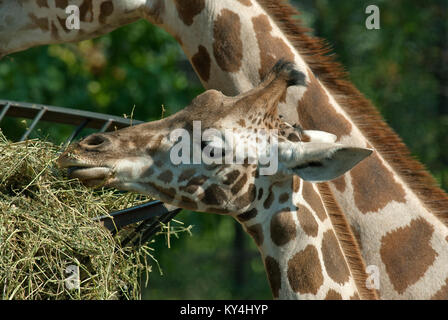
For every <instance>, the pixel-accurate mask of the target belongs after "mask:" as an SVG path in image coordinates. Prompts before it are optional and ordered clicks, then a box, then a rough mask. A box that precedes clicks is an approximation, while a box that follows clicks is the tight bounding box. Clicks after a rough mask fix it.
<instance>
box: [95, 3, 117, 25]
mask: <svg viewBox="0 0 448 320" xmlns="http://www.w3.org/2000/svg"><path fill="white" fill-rule="evenodd" d="M112 12H114V4H113V2H112V1H104V2H103V3H101V5H100V15H99V18H98V19H99V21H100V23H102V24H105V23H106V19H107V17H108V16H110V15H111V14H112Z"/></svg>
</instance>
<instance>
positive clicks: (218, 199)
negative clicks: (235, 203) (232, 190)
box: [202, 184, 227, 205]
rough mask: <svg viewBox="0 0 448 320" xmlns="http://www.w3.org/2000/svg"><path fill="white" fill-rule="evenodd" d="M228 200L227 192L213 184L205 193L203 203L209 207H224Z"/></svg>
mask: <svg viewBox="0 0 448 320" xmlns="http://www.w3.org/2000/svg"><path fill="white" fill-rule="evenodd" d="M226 200H227V196H226V194H225V192H224V191H223V190H222V189H221V188H220V187H219V186H218V185H217V184H212V185H210V186H209V187H208V188H207V189H205V192H204V198H202V202H203V203H205V204H208V205H222V204H224V201H226Z"/></svg>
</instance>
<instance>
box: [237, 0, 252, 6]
mask: <svg viewBox="0 0 448 320" xmlns="http://www.w3.org/2000/svg"><path fill="white" fill-rule="evenodd" d="M237 1H238V2H239V3H241V4H242V5H245V6H247V7H250V6H251V5H252V2H250V0H237Z"/></svg>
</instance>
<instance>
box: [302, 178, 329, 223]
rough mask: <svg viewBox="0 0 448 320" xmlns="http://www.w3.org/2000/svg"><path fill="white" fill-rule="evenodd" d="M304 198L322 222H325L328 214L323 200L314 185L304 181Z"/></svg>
mask: <svg viewBox="0 0 448 320" xmlns="http://www.w3.org/2000/svg"><path fill="white" fill-rule="evenodd" d="M302 196H303V199H305V201H306V202H307V203H308V204H309V205H310V207H311V208H312V209H313V210H314V211H315V212H316V214H317V216H318V218H319V219H320V221H322V222H323V221H325V219H327V213H326V211H325V208H324V205H323V203H322V199H321V198H320V197H319V195H318V194H317V192H316V191H315V190H314V188H313V184H312V183H310V182H306V181H303V188H302Z"/></svg>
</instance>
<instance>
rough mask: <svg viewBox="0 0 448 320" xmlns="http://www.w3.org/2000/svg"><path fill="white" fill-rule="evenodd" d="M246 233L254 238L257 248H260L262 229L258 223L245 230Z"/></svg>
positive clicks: (262, 238) (262, 237)
mask: <svg viewBox="0 0 448 320" xmlns="http://www.w3.org/2000/svg"><path fill="white" fill-rule="evenodd" d="M247 232H248V233H249V234H250V235H251V236H252V238H254V240H255V243H256V244H257V246H261V245H262V244H263V240H264V236H263V228H262V226H261V224H260V223H257V224H254V225H253V226H250V227H248V228H247Z"/></svg>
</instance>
